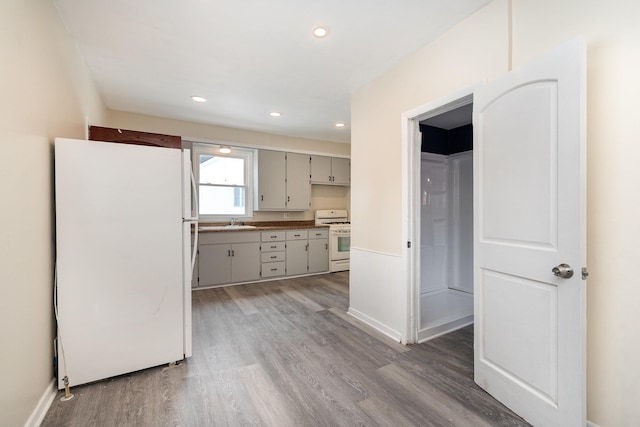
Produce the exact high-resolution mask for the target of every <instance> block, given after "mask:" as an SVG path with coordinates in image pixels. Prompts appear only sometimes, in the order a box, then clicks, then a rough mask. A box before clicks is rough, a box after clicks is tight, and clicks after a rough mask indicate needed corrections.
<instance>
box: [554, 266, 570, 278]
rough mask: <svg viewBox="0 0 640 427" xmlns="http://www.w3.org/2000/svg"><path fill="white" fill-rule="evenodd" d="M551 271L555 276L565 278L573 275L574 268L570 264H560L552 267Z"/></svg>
mask: <svg viewBox="0 0 640 427" xmlns="http://www.w3.org/2000/svg"><path fill="white" fill-rule="evenodd" d="M551 272H552V273H553V275H554V276H557V277H562V278H563V279H568V278H570V277H572V276H573V268H571V266H570V265H569V264H560V265H558V266H556V267H553V268H552V269H551Z"/></svg>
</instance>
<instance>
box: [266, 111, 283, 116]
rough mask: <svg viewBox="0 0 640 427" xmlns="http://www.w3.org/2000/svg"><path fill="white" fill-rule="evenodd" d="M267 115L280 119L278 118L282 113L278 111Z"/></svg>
mask: <svg viewBox="0 0 640 427" xmlns="http://www.w3.org/2000/svg"><path fill="white" fill-rule="evenodd" d="M269 115H270V116H271V117H280V116H282V113H280V112H278V111H272V112H270V113H269Z"/></svg>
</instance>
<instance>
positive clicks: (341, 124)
mask: <svg viewBox="0 0 640 427" xmlns="http://www.w3.org/2000/svg"><path fill="white" fill-rule="evenodd" d="M336 127H337V128H343V127H344V123H342V122H339V123H336Z"/></svg>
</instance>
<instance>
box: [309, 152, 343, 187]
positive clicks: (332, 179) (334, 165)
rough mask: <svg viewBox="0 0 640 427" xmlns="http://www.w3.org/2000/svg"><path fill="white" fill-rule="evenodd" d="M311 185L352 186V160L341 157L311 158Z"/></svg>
mask: <svg viewBox="0 0 640 427" xmlns="http://www.w3.org/2000/svg"><path fill="white" fill-rule="evenodd" d="M311 183H312V184H327V185H350V184H351V160H350V159H345V158H340V157H328V156H311Z"/></svg>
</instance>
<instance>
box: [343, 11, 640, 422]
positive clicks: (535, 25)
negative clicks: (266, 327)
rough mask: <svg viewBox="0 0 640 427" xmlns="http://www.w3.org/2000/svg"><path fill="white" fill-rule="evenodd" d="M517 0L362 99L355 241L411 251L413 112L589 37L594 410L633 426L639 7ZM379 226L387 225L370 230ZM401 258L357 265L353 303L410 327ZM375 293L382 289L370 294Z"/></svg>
mask: <svg viewBox="0 0 640 427" xmlns="http://www.w3.org/2000/svg"><path fill="white" fill-rule="evenodd" d="M509 5H510V2H509V1H508V0H495V1H494V2H493V3H491V4H489V5H488V6H487V7H485V8H484V9H483V10H481V11H479V12H478V13H476V14H474V15H473V16H471V17H470V18H468V19H467V20H465V21H464V22H462V23H460V24H459V25H457V26H456V27H454V28H453V29H451V30H450V31H448V32H447V33H446V34H445V35H443V36H442V37H441V38H440V39H438V40H437V41H435V42H434V43H432V44H431V45H428V46H426V47H425V48H423V49H421V50H420V51H418V52H416V53H415V54H414V55H412V56H411V57H410V58H408V59H407V60H405V61H404V62H403V63H401V64H400V65H398V66H397V67H395V68H393V69H392V70H391V71H389V72H388V73H387V74H385V75H384V76H382V77H380V78H379V79H377V80H375V81H374V82H372V83H370V84H369V85H367V86H365V87H363V88H361V89H359V90H358V91H357V92H356V93H355V94H354V95H353V97H352V120H353V122H352V187H353V195H352V204H353V207H352V211H353V219H354V223H353V226H352V245H353V247H355V248H356V250H361V251H371V250H375V251H379V252H385V253H390V254H395V255H396V256H398V257H403V256H405V255H404V254H403V252H404V251H403V243H404V242H405V241H406V238H407V236H403V235H402V227H401V224H402V222H403V221H405V220H406V219H405V218H403V217H402V212H401V200H400V196H399V195H400V193H401V191H402V179H403V177H402V176H401V175H402V174H401V168H402V158H401V155H402V153H401V151H402V150H401V127H400V115H401V114H402V113H403V112H405V111H407V110H409V109H412V108H415V107H418V106H420V105H423V104H426V103H427V102H431V101H433V100H435V99H438V98H439V97H442V96H444V95H446V94H447V93H450V92H453V91H455V90H456V89H459V88H463V87H468V86H470V85H472V84H475V83H478V82H480V81H482V80H484V79H485V78H487V79H492V78H495V77H497V76H498V75H500V74H502V73H505V72H506V71H507V70H508V69H509V58H510V57H512V60H513V65H514V67H515V66H518V65H520V64H524V63H526V62H527V61H529V60H530V59H532V58H534V57H536V56H538V55H540V54H542V53H544V52H545V51H548V50H550V49H551V48H553V47H554V46H557V45H559V44H561V43H563V42H565V41H567V40H569V39H571V38H573V37H575V36H578V35H582V36H584V37H585V39H586V41H587V45H588V51H587V64H588V70H587V79H588V98H587V99H588V118H587V120H588V129H587V132H588V134H587V139H588V142H587V144H588V158H589V160H588V190H587V192H588V205H587V215H588V242H587V246H588V266H589V270H590V274H591V275H590V278H589V281H588V303H587V317H588V354H587V357H588V378H587V381H588V401H587V403H588V414H587V417H588V419H589V420H591V421H592V422H594V423H596V424H598V425H600V426H603V427H604V426H627V425H635V424H637V423H638V419H640V405H638V396H640V365H639V364H638V361H639V360H640V334H638V333H637V324H638V322H640V314H638V313H640V310H638V307H640V277H639V276H638V275H637V274H636V272H635V271H634V267H635V264H636V262H637V258H638V255H637V254H638V248H637V242H638V241H640V222H639V221H638V220H637V218H639V217H640V212H639V211H640V193H639V192H638V191H637V190H636V188H635V187H636V181H637V180H638V179H639V177H638V173H637V172H636V171H637V170H638V165H637V163H638V159H639V158H640V144H638V141H639V140H640V128H639V127H638V126H637V116H638V112H639V111H640V97H639V96H638V94H640V79H639V78H638V75H640V55H638V53H637V52H638V46H640V27H639V26H638V25H637V17H638V16H640V3H638V2H635V1H630V0H615V1H604V0H591V1H588V2H585V1H579V0H563V1H556V0H539V1H526V0H513V2H512V4H511V6H512V11H513V15H512V16H513V19H512V21H510V14H509V10H510V8H509ZM510 23H511V24H512V35H513V38H512V39H510V37H509V34H510V32H509V24H510ZM510 41H512V48H510ZM380 170H384V171H385V173H384V174H379V173H378V171H380ZM382 223H384V224H385V227H380V224H382ZM387 225H388V226H387ZM374 229H375V230H381V231H380V232H379V233H378V232H376V233H372V232H371V230H374ZM368 262H369V263H371V262H372V260H371V259H368ZM398 264H399V267H398V269H397V270H396V271H395V272H394V273H392V274H391V273H387V276H386V277H388V276H390V275H391V276H392V277H393V278H394V279H393V280H389V281H387V282H385V283H383V282H381V281H377V280H376V279H375V277H373V278H372V275H371V273H370V271H368V270H369V269H370V265H371V264H368V265H364V264H362V263H358V262H353V261H352V264H351V280H352V284H351V286H352V291H351V298H352V300H351V304H352V306H353V307H355V309H356V311H360V312H363V314H364V316H367V317H368V318H370V319H373V320H378V321H381V322H382V323H383V325H382V326H383V327H387V328H389V329H393V330H397V331H401V332H405V330H404V329H403V328H405V327H406V325H404V324H403V319H404V318H406V309H407V306H406V295H404V294H403V290H404V289H405V288H406V285H405V283H404V282H403V281H404V280H405V276H406V273H405V272H404V271H403V263H398ZM366 280H373V281H374V283H373V284H372V283H369V282H367V281H366ZM367 288H369V289H372V292H368V293H365V292H364V289H367ZM365 295H366V298H368V299H365ZM370 299H373V300H374V301H373V302H372V301H371V300H370ZM383 301H390V302H389V303H388V304H382V302H383ZM359 307H362V309H361V310H358V308H359ZM380 307H383V308H382V309H380ZM375 310H379V311H375ZM381 319H384V321H383V320H381ZM385 322H398V323H393V324H392V323H385Z"/></svg>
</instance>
